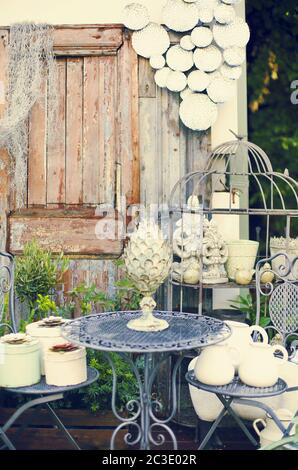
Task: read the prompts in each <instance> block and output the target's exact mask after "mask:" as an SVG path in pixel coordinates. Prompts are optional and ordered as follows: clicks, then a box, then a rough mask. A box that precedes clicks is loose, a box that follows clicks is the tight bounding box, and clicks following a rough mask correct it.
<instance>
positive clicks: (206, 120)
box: [180, 93, 218, 131]
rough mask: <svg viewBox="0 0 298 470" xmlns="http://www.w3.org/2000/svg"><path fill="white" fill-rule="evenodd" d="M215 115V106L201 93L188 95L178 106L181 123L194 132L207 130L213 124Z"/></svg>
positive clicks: (216, 112) (216, 113)
mask: <svg viewBox="0 0 298 470" xmlns="http://www.w3.org/2000/svg"><path fill="white" fill-rule="evenodd" d="M217 115H218V111H217V106H216V104H214V103H212V101H211V100H210V98H208V96H207V95H204V94H202V93H196V94H191V95H188V96H187V97H186V98H185V99H184V100H183V101H182V103H181V104H180V118H181V120H182V122H183V123H184V125H185V126H186V127H188V128H189V129H192V130H194V131H205V130H207V129H209V128H210V127H211V126H212V125H213V124H214V123H215V121H216V119H217Z"/></svg>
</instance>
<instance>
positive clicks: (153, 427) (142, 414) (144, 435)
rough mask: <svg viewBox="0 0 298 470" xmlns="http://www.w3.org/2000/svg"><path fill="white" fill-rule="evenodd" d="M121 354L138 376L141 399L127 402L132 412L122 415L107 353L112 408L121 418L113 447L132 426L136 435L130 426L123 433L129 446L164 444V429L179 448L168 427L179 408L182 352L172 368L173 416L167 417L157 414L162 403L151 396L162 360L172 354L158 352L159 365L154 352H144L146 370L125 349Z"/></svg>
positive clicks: (111, 364) (109, 357)
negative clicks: (178, 375)
mask: <svg viewBox="0 0 298 470" xmlns="http://www.w3.org/2000/svg"><path fill="white" fill-rule="evenodd" d="M119 355H120V356H121V357H122V358H123V359H125V360H126V361H127V362H128V364H129V365H130V367H131V369H132V371H133V373H134V375H135V377H136V380H137V385H138V390H139V397H138V399H135V400H131V401H129V402H128V403H127V404H126V411H127V412H128V415H129V416H128V417H123V416H120V415H119V413H118V411H117V409H116V394H117V373H116V369H115V365H114V363H113V360H112V357H111V355H110V354H109V353H106V354H105V357H106V359H107V360H108V362H109V364H110V366H111V368H112V373H113V390H112V410H113V413H114V415H115V416H116V418H117V419H118V420H119V421H120V422H121V423H120V424H119V426H118V427H117V428H116V429H115V431H114V432H113V435H112V438H111V446H110V448H111V449H112V450H114V449H115V441H116V437H117V435H118V433H119V431H120V430H122V429H127V428H128V427H130V429H132V428H134V429H135V430H136V435H135V436H133V435H132V433H131V432H130V431H129V430H128V431H127V434H126V435H125V437H124V441H125V443H126V444H127V445H129V446H134V445H137V444H138V445H139V448H140V449H144V450H149V449H150V446H151V445H152V444H153V445H155V446H161V445H162V444H164V442H165V436H164V434H163V433H162V432H161V431H160V430H161V429H162V430H163V431H165V432H166V433H167V434H168V435H169V436H170V438H171V440H172V443H173V448H174V449H175V450H177V440H176V437H175V434H174V433H173V431H172V429H171V428H170V427H169V423H170V421H171V420H172V419H173V418H174V416H175V414H176V411H177V387H176V377H177V372H178V369H179V366H180V364H181V362H182V359H183V357H184V356H183V354H181V355H180V357H179V358H178V359H177V362H176V364H175V366H174V368H173V372H172V378H171V380H172V411H171V413H170V416H169V417H168V418H165V419H159V418H158V417H157V416H156V413H157V412H159V411H161V410H162V404H161V403H160V402H159V401H158V400H157V399H153V398H152V388H153V384H154V380H155V378H156V374H157V372H158V369H159V367H160V364H161V363H162V362H163V361H165V360H166V359H167V358H168V357H169V354H166V355H163V356H162V357H161V355H159V356H158V357H157V360H158V362H157V364H156V365H154V364H153V357H154V355H153V354H152V353H146V354H143V358H144V368H142V369H143V370H139V369H140V368H139V367H138V365H137V364H136V362H134V361H133V359H132V357H131V356H130V355H128V354H125V353H119ZM138 360H139V359H138ZM157 430H159V431H160V432H159V433H158V434H157V436H156V437H155V436H154V435H153V432H154V431H157Z"/></svg>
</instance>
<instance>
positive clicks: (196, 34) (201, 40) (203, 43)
mask: <svg viewBox="0 0 298 470" xmlns="http://www.w3.org/2000/svg"><path fill="white" fill-rule="evenodd" d="M191 40H192V42H193V43H194V44H195V45H196V46H197V47H207V46H209V45H210V44H211V43H212V41H213V34H212V31H211V29H209V28H206V27H205V26H199V27H198V28H194V29H193V31H192V33H191Z"/></svg>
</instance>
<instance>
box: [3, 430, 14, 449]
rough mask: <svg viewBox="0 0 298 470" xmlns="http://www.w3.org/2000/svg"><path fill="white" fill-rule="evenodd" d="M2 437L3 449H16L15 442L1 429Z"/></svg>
mask: <svg viewBox="0 0 298 470" xmlns="http://www.w3.org/2000/svg"><path fill="white" fill-rule="evenodd" d="M0 439H1V440H2V441H3V442H4V447H1V449H2V448H3V449H5V448H8V449H9V450H16V448H15V447H14V445H13V443H12V442H11V440H10V439H8V437H7V436H6V434H5V432H4V431H2V429H0Z"/></svg>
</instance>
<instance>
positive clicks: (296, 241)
mask: <svg viewBox="0 0 298 470" xmlns="http://www.w3.org/2000/svg"><path fill="white" fill-rule="evenodd" d="M270 252H271V256H274V255H277V254H279V253H285V254H287V255H288V258H289V260H290V262H291V261H293V259H294V258H296V257H297V256H298V237H297V238H290V239H289V240H288V241H287V239H286V238H284V237H272V238H271V239H270ZM285 262H287V260H285V257H284V256H278V257H277V258H275V259H274V260H273V261H272V270H273V271H274V272H275V273H278V272H279V268H280V266H281V265H284V264H285ZM284 279H289V280H291V281H293V280H296V279H298V262H297V263H295V265H294V267H293V271H292V272H291V273H290V274H289V276H285V277H284Z"/></svg>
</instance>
